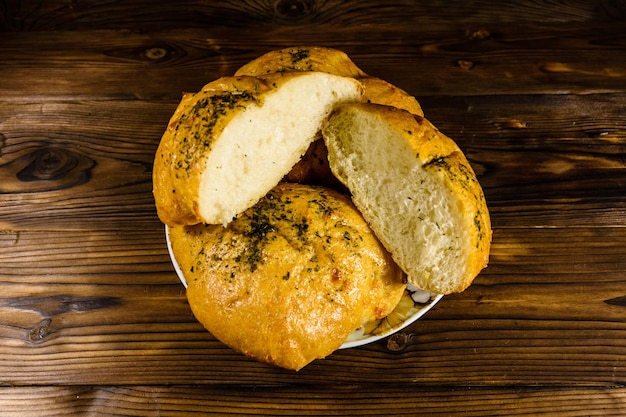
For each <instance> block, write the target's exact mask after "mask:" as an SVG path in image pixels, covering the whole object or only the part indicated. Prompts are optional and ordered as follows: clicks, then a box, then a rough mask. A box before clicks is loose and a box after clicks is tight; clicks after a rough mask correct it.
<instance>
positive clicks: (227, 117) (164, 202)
mask: <svg viewBox="0 0 626 417" xmlns="http://www.w3.org/2000/svg"><path fill="white" fill-rule="evenodd" d="M298 78H300V80H304V81H303V82H302V83H301V84H307V85H308V86H309V88H310V89H311V90H315V89H317V90H315V91H316V92H318V94H319V90H320V89H321V88H323V87H322V86H323V85H326V84H324V83H328V85H331V84H332V85H335V86H339V87H337V88H339V89H343V90H342V91H341V92H340V93H337V95H336V96H333V95H331V93H329V92H327V90H325V91H324V92H323V94H320V97H324V98H319V99H318V101H317V104H315V106H317V107H313V108H317V109H318V110H317V111H321V109H322V107H323V106H331V105H332V103H333V102H334V100H337V101H340V100H342V99H343V100H346V99H347V98H346V97H344V95H346V96H348V95H349V96H350V98H351V99H353V100H355V101H357V100H362V89H361V86H360V84H359V83H358V82H357V81H356V80H354V79H352V78H347V77H339V76H335V75H329V74H326V73H321V72H308V73H304V72H285V73H271V74H266V75H263V76H258V77H252V76H243V75H242V76H237V77H222V78H220V79H218V80H215V81H213V82H211V83H209V84H207V85H206V86H204V87H203V88H202V90H201V91H199V92H198V93H195V94H185V95H184V96H183V98H182V100H181V102H180V104H179V106H178V107H177V109H176V111H175V112H174V114H173V115H172V117H171V119H170V121H169V123H168V126H167V129H166V131H165V132H164V134H163V137H162V139H161V142H160V144H159V147H158V149H157V152H156V155H155V160H154V168H153V194H154V199H155V203H156V208H157V213H158V216H159V218H160V219H161V221H162V222H163V223H165V224H167V225H169V226H176V225H191V224H196V223H200V222H204V223H222V224H226V223H227V222H229V221H230V220H231V219H232V218H233V217H234V216H235V215H236V214H237V212H239V211H243V210H245V209H246V208H247V207H249V206H251V205H252V204H254V203H255V202H256V201H258V199H259V198H261V197H262V196H263V195H264V194H265V193H266V192H267V191H269V190H270V189H271V188H272V187H273V186H275V185H276V184H277V183H278V182H279V181H280V179H281V178H282V177H283V176H284V175H285V173H286V172H288V171H289V169H290V168H291V167H292V166H293V165H294V164H295V163H296V162H297V160H298V157H300V156H301V155H302V154H303V153H304V152H305V151H306V149H307V147H308V146H309V145H310V143H311V142H313V141H314V140H315V138H316V137H317V136H316V134H317V131H315V132H312V133H311V134H310V137H309V136H307V134H306V133H303V132H305V131H306V130H304V129H303V128H302V126H301V125H298V126H296V124H295V123H294V124H293V125H291V124H290V123H293V121H289V120H288V121H287V122H286V123H288V125H285V126H286V127H284V126H279V125H278V124H279V123H280V122H279V121H268V120H260V121H255V120H249V121H247V119H246V129H250V128H249V126H251V124H252V123H254V122H258V123H265V126H267V124H268V123H270V124H271V123H276V125H277V126H276V127H277V128H280V129H281V135H282V136H280V135H277V136H278V137H282V139H278V140H282V141H283V142H284V143H286V144H287V145H288V146H286V147H285V148H286V149H290V151H289V152H292V153H293V154H292V155H290V156H289V159H285V160H280V161H278V162H276V161H274V162H275V163H276V164H275V166H268V170H269V169H272V170H273V171H268V170H266V171H265V172H264V174H265V173H268V175H267V177H264V181H265V182H266V183H268V182H269V183H270V184H266V183H263V184H260V186H259V187H260V188H258V189H252V187H251V189H250V190H247V192H244V191H242V190H239V193H240V196H241V198H240V200H242V201H238V204H240V205H241V206H242V207H237V208H236V209H235V207H234V206H235V205H233V204H229V203H228V202H225V201H227V199H225V201H221V198H222V196H223V195H224V194H226V193H230V194H231V195H232V192H231V191H230V190H225V192H223V193H222V194H221V195H220V196H216V197H213V198H212V200H211V201H210V204H212V205H214V208H213V209H212V213H210V214H206V213H207V211H206V210H205V208H206V206H202V207H201V206H200V204H201V203H202V201H203V197H205V196H204V195H203V196H201V195H200V190H201V189H203V187H205V186H206V181H205V180H206V179H207V176H206V175H205V173H204V171H205V168H206V166H207V161H208V159H209V157H210V156H211V153H212V152H213V151H214V148H216V147H217V146H218V143H220V144H222V145H223V144H224V143H225V141H222V140H221V139H222V134H224V133H225V131H226V129H227V128H229V127H230V126H231V125H230V124H231V122H233V121H234V119H235V117H238V116H240V115H241V116H242V117H243V116H245V117H248V116H247V114H252V113H253V112H252V111H251V110H250V109H251V108H252V107H254V108H255V109H258V108H260V107H262V106H263V105H264V103H265V102H267V103H269V102H270V95H273V94H278V93H279V91H280V89H281V88H282V87H283V86H286V83H288V82H289V81H292V80H295V79H298ZM307 79H310V80H311V81H309V82H307V81H306V80H307ZM318 83H320V85H319V86H318ZM333 83H334V84H333ZM301 84H298V85H301ZM328 88H329V89H330V87H328ZM328 91H330V90H328ZM333 92H334V90H333ZM311 94H313V93H311ZM305 98H306V96H305V97H304V98H303V100H304V99H305ZM311 100H313V98H311ZM326 100H328V101H326ZM273 105H276V100H273ZM281 110H282V109H281ZM246 112H247V113H246ZM328 112H330V108H328V109H327V110H326V113H325V114H317V113H313V114H311V115H309V114H304V115H301V114H300V113H298V115H297V117H299V118H300V119H302V120H306V121H307V123H310V121H313V122H312V123H315V124H316V125H315V127H311V128H312V129H316V130H317V129H319V127H320V126H319V125H321V122H322V120H321V118H322V117H323V116H326V115H327V113H328ZM244 113H245V115H244ZM283 113H285V112H283ZM250 117H252V116H250ZM289 117H291V116H289ZM318 117H319V118H320V119H319V120H316V118H318ZM239 120H240V121H241V118H240V119H239ZM294 120H295V119H294ZM239 125H240V126H241V125H242V123H241V122H240V123H239ZM231 131H232V130H231ZM232 136H233V135H232V134H231V135H230V137H231V138H232ZM244 136H246V135H245V134H243V135H240V137H244ZM259 140H261V139H259ZM262 140H263V141H265V142H266V143H270V142H271V141H273V140H275V138H274V137H273V136H272V134H268V136H267V137H263V139H262ZM229 146H230V145H228V144H226V145H224V146H222V149H224V148H228V147H229ZM254 146H255V147H256V148H259V146H266V145H265V143H264V144H263V145H261V144H258V143H254ZM294 146H296V147H297V149H293V150H291V148H292V147H294ZM240 149H241V148H240V147H239V145H233V146H232V147H231V149H228V150H229V152H233V155H237V153H236V152H239V153H241V152H245V151H243V150H240ZM268 149H270V148H268V147H264V148H263V149H251V150H250V155H249V157H250V159H251V160H252V159H253V158H255V157H256V156H257V155H263V157H264V158H266V159H268V158H270V157H271V155H272V152H271V151H270V152H268ZM255 151H256V152H255ZM214 155H215V154H214ZM226 159H227V160H231V161H232V160H233V159H238V158H237V157H236V156H233V157H228V155H227V156H226ZM292 159H293V160H292ZM220 163H222V161H220ZM283 167H285V168H284V171H285V172H279V171H280V170H282V169H283ZM215 169H218V168H215ZM243 169H244V168H242V170H243ZM246 169H247V168H246ZM222 172H225V171H222ZM232 175H238V174H237V173H235V172H233V173H232ZM274 177H275V178H274ZM211 178H212V177H209V181H211ZM231 182H235V181H234V180H233V181H231ZM213 185H215V187H216V189H218V187H223V186H222V183H221V182H219V181H215V184H213V183H210V184H209V186H211V187H213ZM220 189H221V188H220ZM216 193H217V192H216ZM204 200H206V198H205V199H204ZM244 200H245V201H244ZM231 206H232V207H231Z"/></svg>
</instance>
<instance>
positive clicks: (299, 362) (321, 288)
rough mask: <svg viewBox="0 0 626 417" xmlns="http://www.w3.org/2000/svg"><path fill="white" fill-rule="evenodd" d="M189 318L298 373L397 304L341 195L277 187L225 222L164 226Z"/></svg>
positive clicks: (392, 276) (381, 258) (381, 261)
mask: <svg viewBox="0 0 626 417" xmlns="http://www.w3.org/2000/svg"><path fill="white" fill-rule="evenodd" d="M170 239H171V242H172V250H173V253H174V254H175V258H176V260H177V262H178V264H179V265H180V267H181V270H182V271H183V273H184V274H185V277H186V280H187V283H188V289H187V296H188V299H189V303H190V305H191V308H192V310H193V312H194V314H195V316H196V318H197V319H198V320H199V321H200V322H201V323H202V324H203V325H204V326H205V327H206V328H207V329H208V330H209V331H210V332H211V333H212V334H213V335H214V336H215V337H217V338H218V339H219V340H221V341H222V342H224V343H226V344H227V345H229V346H231V347H233V348H234V349H236V350H239V351H241V352H243V353H245V354H246V355H248V356H250V357H253V358H256V359H258V360H261V361H264V362H268V363H272V364H275V365H278V366H281V367H284V368H288V369H294V370H298V369H300V368H302V367H303V366H304V365H306V364H307V363H309V362H311V361H312V360H314V359H317V358H323V357H325V356H327V355H329V354H330V353H332V352H333V351H334V350H336V349H338V348H339V347H340V346H341V344H342V343H343V342H344V341H345V339H346V338H347V336H348V335H349V334H350V333H351V332H352V331H354V330H355V329H356V328H358V327H359V326H361V325H362V324H363V323H364V321H369V320H371V319H372V318H380V316H381V315H383V314H384V315H386V314H388V313H389V312H391V310H393V308H394V307H395V306H396V305H397V303H398V301H399V299H400V298H401V296H402V294H403V291H404V287H405V284H404V282H403V275H402V272H401V271H400V269H399V268H398V267H397V266H396V265H395V263H393V261H391V258H390V255H389V254H388V253H387V252H386V251H385V250H384V249H383V248H382V245H381V244H380V242H378V240H377V239H376V237H375V236H374V235H373V233H372V232H371V230H370V229H369V226H368V225H367V224H366V223H365V221H364V220H363V219H362V217H361V215H360V213H359V212H358V211H357V210H356V208H354V206H353V205H352V203H351V201H350V200H349V198H347V197H345V196H343V195H341V194H339V193H337V192H335V191H333V190H329V189H326V188H321V187H311V186H306V185H300V184H287V183H284V184H280V185H278V186H277V187H276V188H275V189H274V190H272V191H271V192H270V193H269V194H268V195H267V196H266V197H265V198H264V199H262V200H261V201H260V202H259V203H258V204H257V205H256V206H254V207H252V208H250V209H249V210H247V211H246V212H244V213H242V214H241V215H240V216H239V217H238V218H237V219H235V220H234V221H233V222H231V223H230V224H229V225H228V226H227V227H226V228H224V227H222V226H220V225H208V226H205V225H196V226H189V227H173V228H170Z"/></svg>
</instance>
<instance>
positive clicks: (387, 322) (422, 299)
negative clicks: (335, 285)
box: [165, 226, 443, 349]
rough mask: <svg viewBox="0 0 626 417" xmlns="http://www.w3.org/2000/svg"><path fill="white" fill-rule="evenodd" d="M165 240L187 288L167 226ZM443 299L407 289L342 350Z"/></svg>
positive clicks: (395, 328)
mask: <svg viewBox="0 0 626 417" xmlns="http://www.w3.org/2000/svg"><path fill="white" fill-rule="evenodd" d="M165 240H166V242H167V250H168V252H169V254H170V259H171V260H172V264H173V265H174V270H175V271H176V274H177V275H178V279H180V281H181V282H182V283H183V285H184V286H185V288H187V281H186V280H185V276H184V275H183V272H182V271H181V269H180V266H179V265H178V262H176V258H175V257H174V253H173V252H172V243H171V241H170V234H169V228H168V227H167V226H165ZM442 298H443V295H440V294H430V293H427V292H425V291H422V290H418V289H412V288H407V290H406V291H405V292H404V295H403V296H402V299H401V300H400V303H399V304H398V306H397V307H396V308H395V309H394V310H393V311H392V312H391V314H389V315H388V316H387V317H385V318H384V319H382V320H377V321H375V322H371V323H368V324H367V325H365V326H364V327H363V328H362V329H359V330H355V331H354V332H353V333H352V334H351V335H350V336H348V338H347V339H346V341H345V342H344V344H343V345H341V347H340V349H347V348H353V347H357V346H362V345H366V344H368V343H372V342H375V341H377V340H380V339H383V338H385V337H387V336H390V335H392V334H394V333H396V332H399V331H400V330H402V329H404V328H405V327H407V326H409V325H411V324H412V323H414V322H415V321H416V320H418V319H419V318H420V317H422V316H423V315H424V314H426V313H427V312H428V310H430V309H431V308H433V306H434V305H435V304H437V303H438V302H439V300H441V299H442Z"/></svg>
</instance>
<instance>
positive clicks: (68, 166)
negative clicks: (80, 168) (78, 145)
mask: <svg viewBox="0 0 626 417" xmlns="http://www.w3.org/2000/svg"><path fill="white" fill-rule="evenodd" d="M33 156H34V159H33V161H32V162H31V163H30V164H28V165H27V166H26V167H25V168H24V169H23V170H21V171H20V172H19V173H18V174H17V176H18V178H19V179H20V180H22V181H34V180H57V179H59V178H63V177H64V176H65V175H66V174H67V173H68V172H70V171H71V170H72V169H74V168H76V165H78V161H77V159H76V158H74V157H73V156H71V155H69V154H68V153H65V152H63V151H61V150H58V149H44V150H41V151H38V152H35V154H34V155H33Z"/></svg>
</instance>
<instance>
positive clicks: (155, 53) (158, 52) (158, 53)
mask: <svg viewBox="0 0 626 417" xmlns="http://www.w3.org/2000/svg"><path fill="white" fill-rule="evenodd" d="M167 55H168V51H167V49H165V48H159V47H154V48H148V49H146V51H145V56H146V58H148V59H149V60H150V61H158V60H160V59H163V58H165V57H167Z"/></svg>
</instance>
